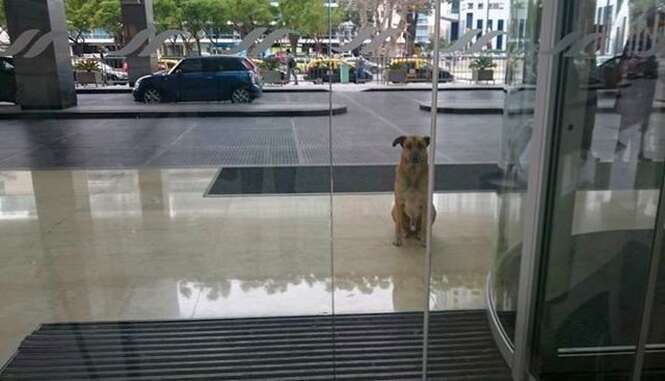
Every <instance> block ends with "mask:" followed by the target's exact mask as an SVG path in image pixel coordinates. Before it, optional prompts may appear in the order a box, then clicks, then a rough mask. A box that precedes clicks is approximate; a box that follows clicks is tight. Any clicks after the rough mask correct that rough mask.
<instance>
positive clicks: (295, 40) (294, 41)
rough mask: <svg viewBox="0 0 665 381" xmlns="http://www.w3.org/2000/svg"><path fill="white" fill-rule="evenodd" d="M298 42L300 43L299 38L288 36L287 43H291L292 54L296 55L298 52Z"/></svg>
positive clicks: (295, 35) (297, 36)
mask: <svg viewBox="0 0 665 381" xmlns="http://www.w3.org/2000/svg"><path fill="white" fill-rule="evenodd" d="M298 41H300V36H299V35H297V34H289V42H290V43H291V51H292V52H293V54H296V52H297V51H298Z"/></svg>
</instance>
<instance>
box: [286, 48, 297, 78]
mask: <svg viewBox="0 0 665 381" xmlns="http://www.w3.org/2000/svg"><path fill="white" fill-rule="evenodd" d="M291 76H293V78H294V79H295V83H296V85H297V84H298V74H297V73H296V58H295V57H294V56H293V54H292V53H291V49H286V80H287V81H288V82H291Z"/></svg>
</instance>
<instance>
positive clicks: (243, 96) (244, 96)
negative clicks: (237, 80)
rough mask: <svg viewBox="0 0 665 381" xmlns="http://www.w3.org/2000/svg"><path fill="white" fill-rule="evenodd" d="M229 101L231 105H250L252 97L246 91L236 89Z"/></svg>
mask: <svg viewBox="0 0 665 381" xmlns="http://www.w3.org/2000/svg"><path fill="white" fill-rule="evenodd" d="M231 101H232V102H233V103H251V102H252V96H251V95H250V94H249V91H247V89H244V88H240V89H236V90H235V91H234V92H233V94H231Z"/></svg>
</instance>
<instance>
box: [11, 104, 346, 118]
mask: <svg viewBox="0 0 665 381" xmlns="http://www.w3.org/2000/svg"><path fill="white" fill-rule="evenodd" d="M347 112H348V109H347V106H346V105H333V109H332V115H341V114H346V113H347ZM330 114H331V110H330V109H329V108H328V107H327V105H326V107H323V106H322V107H319V108H312V109H300V110H298V109H278V108H270V109H264V110H261V109H259V110H251V109H248V110H240V109H235V110H199V111H197V110H160V111H151V110H145V109H141V110H118V111H116V110H100V109H97V110H95V109H88V110H85V109H78V110H15V111H13V112H0V120H12V119H15V120H25V119H28V120H35V119H137V118H143V119H148V118H191V117H197V118H230V117H236V118H265V117H305V116H329V115H330Z"/></svg>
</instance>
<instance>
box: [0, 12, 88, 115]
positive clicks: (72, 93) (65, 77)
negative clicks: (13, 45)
mask: <svg viewBox="0 0 665 381" xmlns="http://www.w3.org/2000/svg"><path fill="white" fill-rule="evenodd" d="M5 11H6V15H7V29H8V32H9V36H10V38H11V40H12V41H16V39H17V38H18V37H19V36H20V35H21V34H23V32H25V31H27V30H30V29H37V30H39V34H38V35H37V37H36V38H34V39H33V43H32V44H31V45H29V46H28V47H27V48H26V49H24V50H23V51H22V52H21V53H19V54H18V55H17V56H15V57H14V60H15V63H16V65H15V67H16V69H15V71H16V85H17V89H18V91H17V103H18V104H19V105H21V106H22V107H23V108H29V109H63V108H67V107H72V106H76V89H75V88H74V74H73V71H72V59H71V55H70V51H69V39H68V37H67V27H66V21H65V6H64V2H63V0H6V1H5ZM47 33H51V37H52V43H51V44H49V45H48V47H47V48H46V49H45V50H44V51H43V52H42V53H40V54H38V55H37V56H35V57H32V58H27V57H24V54H26V53H27V52H29V51H30V48H31V47H32V46H35V44H34V42H35V41H38V38H39V37H41V36H44V35H45V34H47Z"/></svg>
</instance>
